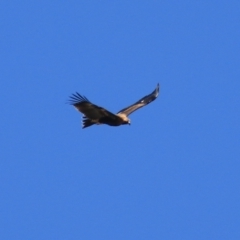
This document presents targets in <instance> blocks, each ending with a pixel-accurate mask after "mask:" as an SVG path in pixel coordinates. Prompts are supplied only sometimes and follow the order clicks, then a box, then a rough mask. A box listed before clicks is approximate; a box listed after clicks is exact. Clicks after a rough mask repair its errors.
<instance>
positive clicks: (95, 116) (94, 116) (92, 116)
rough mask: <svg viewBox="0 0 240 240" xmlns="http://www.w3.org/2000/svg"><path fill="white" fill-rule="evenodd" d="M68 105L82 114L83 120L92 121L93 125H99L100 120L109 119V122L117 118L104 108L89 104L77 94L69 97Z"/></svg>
mask: <svg viewBox="0 0 240 240" xmlns="http://www.w3.org/2000/svg"><path fill="white" fill-rule="evenodd" d="M69 103H70V104H71V105H73V106H74V107H75V108H76V109H77V110H78V111H79V112H81V113H82V114H84V116H85V120H86V118H87V119H89V120H93V121H91V122H94V123H100V122H101V121H100V120H101V119H109V120H111V121H114V120H116V119H117V118H119V117H118V116H116V115H115V114H113V113H111V112H109V111H108V110H106V109H105V108H102V107H99V106H97V105H95V104H93V103H91V102H90V101H89V100H88V99H87V98H86V97H84V96H81V95H80V94H79V93H77V92H76V93H75V94H72V96H70V100H69ZM85 120H84V121H85ZM83 123H84V122H83Z"/></svg>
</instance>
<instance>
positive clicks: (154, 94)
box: [118, 83, 159, 116]
mask: <svg viewBox="0 0 240 240" xmlns="http://www.w3.org/2000/svg"><path fill="white" fill-rule="evenodd" d="M158 94H159V83H158V84H157V87H156V89H155V90H154V91H153V92H152V93H150V94H149V95H146V96H145V97H143V98H141V99H140V100H138V101H137V102H136V103H134V104H132V105H130V106H128V107H126V108H124V109H122V110H120V111H119V112H118V113H120V114H125V115H126V116H128V115H129V114H131V113H132V112H134V111H136V110H137V109H139V108H141V107H144V106H146V105H147V104H149V103H151V102H152V101H154V100H155V99H156V98H157V97H158Z"/></svg>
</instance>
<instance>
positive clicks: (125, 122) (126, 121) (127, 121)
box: [123, 118, 131, 125]
mask: <svg viewBox="0 0 240 240" xmlns="http://www.w3.org/2000/svg"><path fill="white" fill-rule="evenodd" d="M123 124H128V125H131V121H130V119H129V118H128V119H126V120H125V121H124V122H123Z"/></svg>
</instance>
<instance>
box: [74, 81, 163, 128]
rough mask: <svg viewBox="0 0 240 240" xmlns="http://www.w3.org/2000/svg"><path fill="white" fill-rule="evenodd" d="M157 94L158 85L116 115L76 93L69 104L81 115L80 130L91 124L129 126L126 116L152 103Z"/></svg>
mask: <svg viewBox="0 0 240 240" xmlns="http://www.w3.org/2000/svg"><path fill="white" fill-rule="evenodd" d="M158 94H159V84H158V85H157V87H156V89H155V90H154V91H153V92H152V93H151V94H149V95H147V96H145V97H143V98H141V99H140V100H138V101H137V102H136V103H134V104H132V105H130V106H128V107H126V108H124V109H122V110H120V111H119V112H118V113H117V114H114V113H111V112H109V111H108V110H106V109H105V108H102V107H99V106H97V105H95V104H93V103H91V102H90V101H89V100H88V99H87V98H86V97H84V96H81V95H80V94H79V93H77V92H76V93H75V94H72V96H70V100H69V103H70V104H71V105H73V106H74V107H75V108H76V109H77V110H78V111H79V112H81V113H82V114H83V120H82V124H83V126H82V128H86V127H90V126H92V125H93V124H107V125H109V126H120V125H124V124H129V125H130V119H129V118H128V115H130V114H131V113H132V112H134V111H136V110H137V109H139V108H141V107H144V106H146V105H147V104H149V103H151V102H152V101H154V100H155V99H156V98H157V97H158Z"/></svg>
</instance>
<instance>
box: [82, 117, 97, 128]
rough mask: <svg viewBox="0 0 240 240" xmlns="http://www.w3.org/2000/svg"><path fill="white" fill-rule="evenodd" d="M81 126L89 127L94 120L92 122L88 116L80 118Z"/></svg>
mask: <svg viewBox="0 0 240 240" xmlns="http://www.w3.org/2000/svg"><path fill="white" fill-rule="evenodd" d="M82 124H83V125H82V128H86V127H90V126H92V125H93V124H95V123H94V122H92V121H91V120H90V119H88V118H83V120H82Z"/></svg>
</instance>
